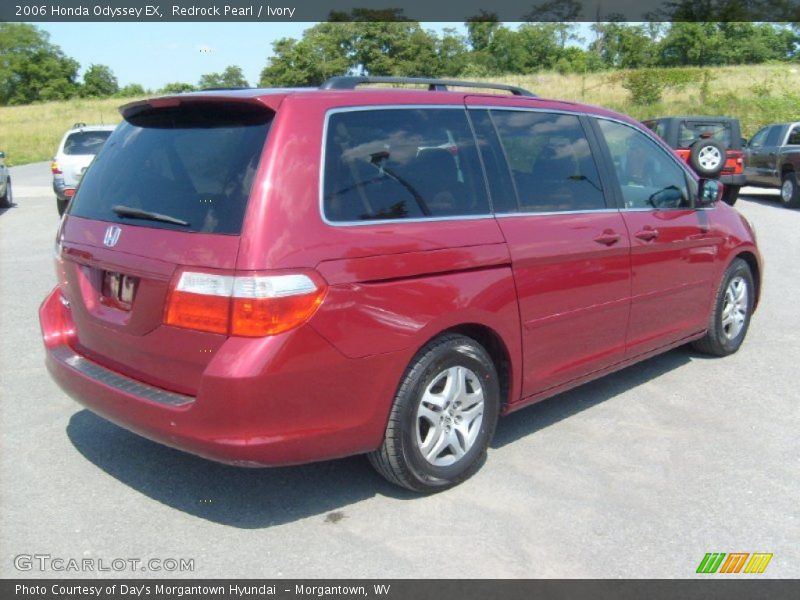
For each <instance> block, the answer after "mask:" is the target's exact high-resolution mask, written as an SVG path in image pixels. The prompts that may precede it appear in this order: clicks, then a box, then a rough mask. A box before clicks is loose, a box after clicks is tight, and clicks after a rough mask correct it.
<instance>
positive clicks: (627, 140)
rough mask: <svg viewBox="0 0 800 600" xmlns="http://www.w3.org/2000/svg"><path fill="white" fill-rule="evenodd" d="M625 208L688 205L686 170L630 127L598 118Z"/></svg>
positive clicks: (663, 207)
mask: <svg viewBox="0 0 800 600" xmlns="http://www.w3.org/2000/svg"><path fill="white" fill-rule="evenodd" d="M597 122H598V123H599V125H600V130H601V131H602V133H603V137H604V138H605V141H606V144H607V145H608V150H609V152H610V154H611V160H612V161H613V163H614V170H615V172H616V175H617V180H618V181H619V185H620V188H621V191H622V198H623V201H624V203H625V208H650V209H671V208H688V207H689V206H690V201H689V193H688V190H687V185H686V173H685V172H684V170H683V169H682V168H681V167H680V166H679V165H678V164H677V162H676V161H675V160H674V159H673V158H672V157H670V156H669V155H667V153H666V152H665V151H664V150H663V149H662V148H661V147H660V146H658V145H657V144H656V143H655V142H654V141H653V140H651V139H650V138H648V137H647V136H646V135H645V134H644V133H642V132H641V131H639V130H638V129H636V128H634V127H629V126H627V125H622V124H621V123H616V122H614V121H608V120H605V119H598V121H597Z"/></svg>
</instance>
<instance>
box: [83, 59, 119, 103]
mask: <svg viewBox="0 0 800 600" xmlns="http://www.w3.org/2000/svg"><path fill="white" fill-rule="evenodd" d="M118 91H119V83H118V82H117V78H116V77H115V76H114V73H113V72H112V71H111V69H110V68H109V67H107V66H106V65H91V66H89V70H87V71H86V73H85V74H84V75H83V87H82V88H81V95H82V96H85V97H87V98H106V97H108V96H113V95H114V94H116V93H117V92H118Z"/></svg>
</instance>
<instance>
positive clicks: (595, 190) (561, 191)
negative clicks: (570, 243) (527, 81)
mask: <svg viewBox="0 0 800 600" xmlns="http://www.w3.org/2000/svg"><path fill="white" fill-rule="evenodd" d="M492 119H493V120H494V123H495V125H496V127H497V133H498V134H499V136H500V140H501V141H502V144H503V147H504V148H505V153H506V156H507V158H508V164H509V166H510V167H511V173H512V175H513V179H514V184H515V186H516V188H517V196H518V198H519V210H520V212H554V211H571V210H596V209H602V208H606V203H605V198H604V196H603V188H602V186H601V184H600V177H599V175H598V173H597V167H596V165H595V162H594V158H593V156H592V152H591V148H590V146H589V141H588V140H587V139H586V135H585V133H584V131H583V127H582V126H581V122H580V120H579V119H578V117H577V116H575V115H566V114H558V113H546V112H532V111H514V110H496V111H492Z"/></svg>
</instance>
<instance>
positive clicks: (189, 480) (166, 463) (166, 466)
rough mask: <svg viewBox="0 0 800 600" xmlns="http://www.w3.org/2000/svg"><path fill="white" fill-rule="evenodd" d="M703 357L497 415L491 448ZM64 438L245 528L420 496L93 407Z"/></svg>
mask: <svg viewBox="0 0 800 600" xmlns="http://www.w3.org/2000/svg"><path fill="white" fill-rule="evenodd" d="M700 356H701V355H696V354H693V353H692V352H691V351H690V350H688V349H685V348H681V349H678V350H673V351H672V352H669V353H667V354H663V355H661V356H657V357H655V358H651V359H649V360H647V361H645V362H642V363H639V364H637V365H633V366H631V367H628V368H627V369H624V370H622V371H620V372H618V373H614V374H611V375H608V376H606V377H603V378H601V379H599V380H597V381H595V382H592V383H589V384H586V385H583V386H581V387H578V388H576V389H574V390H572V391H569V392H565V393H563V394H559V395H558V396H555V397H553V398H550V399H548V400H545V401H543V402H540V403H538V404H536V405H534V406H531V407H529V408H526V409H524V410H521V411H519V412H517V413H514V414H512V415H510V416H509V417H506V418H503V419H501V420H500V423H499V425H498V428H497V433H496V435H495V438H494V441H493V443H492V447H493V448H500V447H502V446H505V445H506V444H510V443H513V442H514V441H516V440H518V439H520V438H521V437H524V436H526V435H529V434H532V433H535V432H536V431H538V430H540V429H543V428H545V427H548V426H549V425H552V424H554V423H557V422H558V421H560V420H562V419H565V418H567V417H570V416H571V415H574V414H576V413H579V412H580V411H582V410H585V409H587V408H590V407H592V406H594V405H595V404H598V403H600V402H603V401H604V400H608V399H609V398H612V397H614V396H616V395H617V394H620V393H622V392H625V391H628V390H630V389H633V388H635V387H637V386H639V385H641V384H643V383H645V382H647V381H650V380H652V379H654V378H656V377H658V376H660V375H662V374H664V373H667V372H669V371H672V370H673V369H676V368H678V367H680V366H682V365H684V364H686V363H688V362H689V361H690V360H691V359H692V358H694V357H698V358H699V357H700ZM67 436H68V437H69V439H70V441H71V442H72V444H73V445H74V446H75V448H76V449H77V450H78V452H80V453H81V454H82V455H83V456H84V457H85V458H86V459H87V460H89V461H90V462H92V463H93V464H94V465H96V466H97V467H99V468H100V469H102V470H103V471H105V472H106V473H107V474H109V475H111V476H112V477H114V478H115V479H117V480H118V481H120V482H121V483H124V484H125V485H127V486H129V487H131V488H133V489H134V490H136V491H137V492H139V493H141V494H144V495H146V496H149V497H150V498H152V499H154V500H157V501H158V502H161V503H163V504H166V505H167V506H170V507H172V508H175V509H177V510H180V511H183V512H186V513H189V514H191V515H194V516H196V517H200V518H202V519H207V520H209V521H213V522H215V523H220V524H223V525H230V526H233V527H240V528H243V529H258V528H264V527H272V526H274V525H282V524H284V523H288V522H292V521H295V520H298V519H303V518H308V517H312V516H315V515H320V516H321V515H326V516H325V518H326V520H329V521H335V520H338V519H339V518H340V517H341V516H342V509H343V508H345V507H347V506H348V505H350V504H353V503H355V502H359V501H361V500H365V499H367V498H371V497H373V496H376V495H382V496H389V497H392V498H397V499H406V500H407V499H414V498H417V497H418V496H417V495H416V494H413V493H412V492H407V491H405V490H402V489H400V488H398V487H396V486H394V485H392V484H390V483H388V482H386V481H385V480H384V479H383V478H381V477H380V476H379V475H378V474H377V473H375V471H373V469H372V468H371V467H370V465H369V463H368V462H367V460H366V458H365V457H363V456H355V457H350V458H344V459H340V460H332V461H327V462H322V463H316V464H311V465H302V466H295V467H279V468H272V469H247V468H240V467H232V466H228V465H223V464H219V463H215V462H212V461H209V460H205V459H202V458H199V457H196V456H193V455H191V454H187V453H184V452H181V451H178V450H175V449H173V448H169V447H167V446H163V445H161V444H157V443H155V442H151V441H149V440H147V439H145V438H143V437H140V436H138V435H136V434H133V433H131V432H129V431H127V430H125V429H123V428H121V427H118V426H117V425H114V424H112V423H110V422H108V421H106V420H105V419H102V418H100V417H98V416H96V415H95V414H93V413H92V412H90V411H88V410H81V411H79V412H77V413H75V414H74V415H72V417H71V418H70V421H69V424H68V425H67ZM489 468H491V465H489Z"/></svg>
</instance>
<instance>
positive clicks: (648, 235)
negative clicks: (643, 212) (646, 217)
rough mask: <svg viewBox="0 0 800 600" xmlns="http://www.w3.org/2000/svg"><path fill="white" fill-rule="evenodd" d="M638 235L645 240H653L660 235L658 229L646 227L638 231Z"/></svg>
mask: <svg viewBox="0 0 800 600" xmlns="http://www.w3.org/2000/svg"><path fill="white" fill-rule="evenodd" d="M636 237H637V238H639V239H640V240H643V241H645V242H651V241H653V240H654V239H656V238H657V237H658V229H653V228H652V227H645V228H644V229H642V230H641V231H637V232H636Z"/></svg>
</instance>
